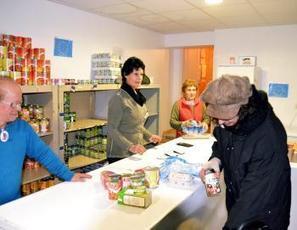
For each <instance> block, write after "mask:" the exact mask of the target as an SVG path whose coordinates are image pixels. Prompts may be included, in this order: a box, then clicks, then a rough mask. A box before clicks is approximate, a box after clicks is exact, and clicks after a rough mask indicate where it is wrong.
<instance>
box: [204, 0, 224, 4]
mask: <svg viewBox="0 0 297 230" xmlns="http://www.w3.org/2000/svg"><path fill="white" fill-rule="evenodd" d="M222 2H223V0H205V3H206V4H208V5H215V4H220V3H222Z"/></svg>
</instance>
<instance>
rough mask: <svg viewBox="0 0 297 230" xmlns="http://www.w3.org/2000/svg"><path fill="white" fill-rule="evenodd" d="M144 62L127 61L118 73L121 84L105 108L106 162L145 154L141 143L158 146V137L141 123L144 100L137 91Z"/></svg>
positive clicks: (143, 115) (136, 60) (143, 69)
mask: <svg viewBox="0 0 297 230" xmlns="http://www.w3.org/2000/svg"><path fill="white" fill-rule="evenodd" d="M144 71H145V65H144V63H143V62H142V61H141V60H140V59H139V58H137V57H130V58H128V59H127V60H126V61H125V63H124V65H123V67H122V71H121V75H122V85H121V89H120V90H119V91H117V92H116V94H115V95H113V97H112V98H111V99H110V101H109V105H108V121H107V124H108V137H107V157H108V161H109V163H112V162H115V161H118V160H121V159H123V158H125V157H129V156H131V155H132V154H137V153H138V154H142V153H144V152H145V150H146V149H145V147H144V144H145V142H153V143H158V142H160V141H161V137H159V136H157V135H154V134H151V133H150V132H149V131H148V130H147V129H146V128H145V127H144V122H145V120H146V118H147V117H148V110H147V108H146V105H145V102H146V98H145V97H144V96H143V95H142V93H141V92H140V90H139V87H140V86H141V82H142V78H143V74H144Z"/></svg>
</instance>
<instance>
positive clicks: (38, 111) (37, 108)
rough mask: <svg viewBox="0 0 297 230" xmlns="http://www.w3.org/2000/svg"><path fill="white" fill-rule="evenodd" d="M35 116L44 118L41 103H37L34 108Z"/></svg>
mask: <svg viewBox="0 0 297 230" xmlns="http://www.w3.org/2000/svg"><path fill="white" fill-rule="evenodd" d="M33 113H34V118H35V119H38V120H41V119H42V118H43V113H44V108H43V106H41V105H35V106H34V109H33Z"/></svg>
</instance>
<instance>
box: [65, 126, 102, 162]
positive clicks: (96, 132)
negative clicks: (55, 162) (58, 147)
mask: <svg viewBox="0 0 297 230" xmlns="http://www.w3.org/2000/svg"><path fill="white" fill-rule="evenodd" d="M64 135H65V136H64V143H65V145H64V149H65V154H64V156H65V162H66V163H67V162H68V159H69V158H70V157H72V156H75V155H78V154H81V155H85V156H88V157H91V158H95V159H103V158H106V145H107V126H106V125H103V126H95V127H93V128H88V129H83V130H80V131H78V132H77V133H76V135H75V144H73V145H68V138H67V135H68V134H67V133H66V134H64Z"/></svg>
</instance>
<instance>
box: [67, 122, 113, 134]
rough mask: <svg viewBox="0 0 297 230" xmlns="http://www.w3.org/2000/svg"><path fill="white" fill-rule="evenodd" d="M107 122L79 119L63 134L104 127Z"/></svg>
mask: <svg viewBox="0 0 297 230" xmlns="http://www.w3.org/2000/svg"><path fill="white" fill-rule="evenodd" d="M106 123H107V120H102V119H79V120H77V121H76V122H73V123H71V124H70V127H69V129H66V130H65V132H73V131H78V130H82V129H88V128H92V127H94V126H101V125H105V124H106Z"/></svg>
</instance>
